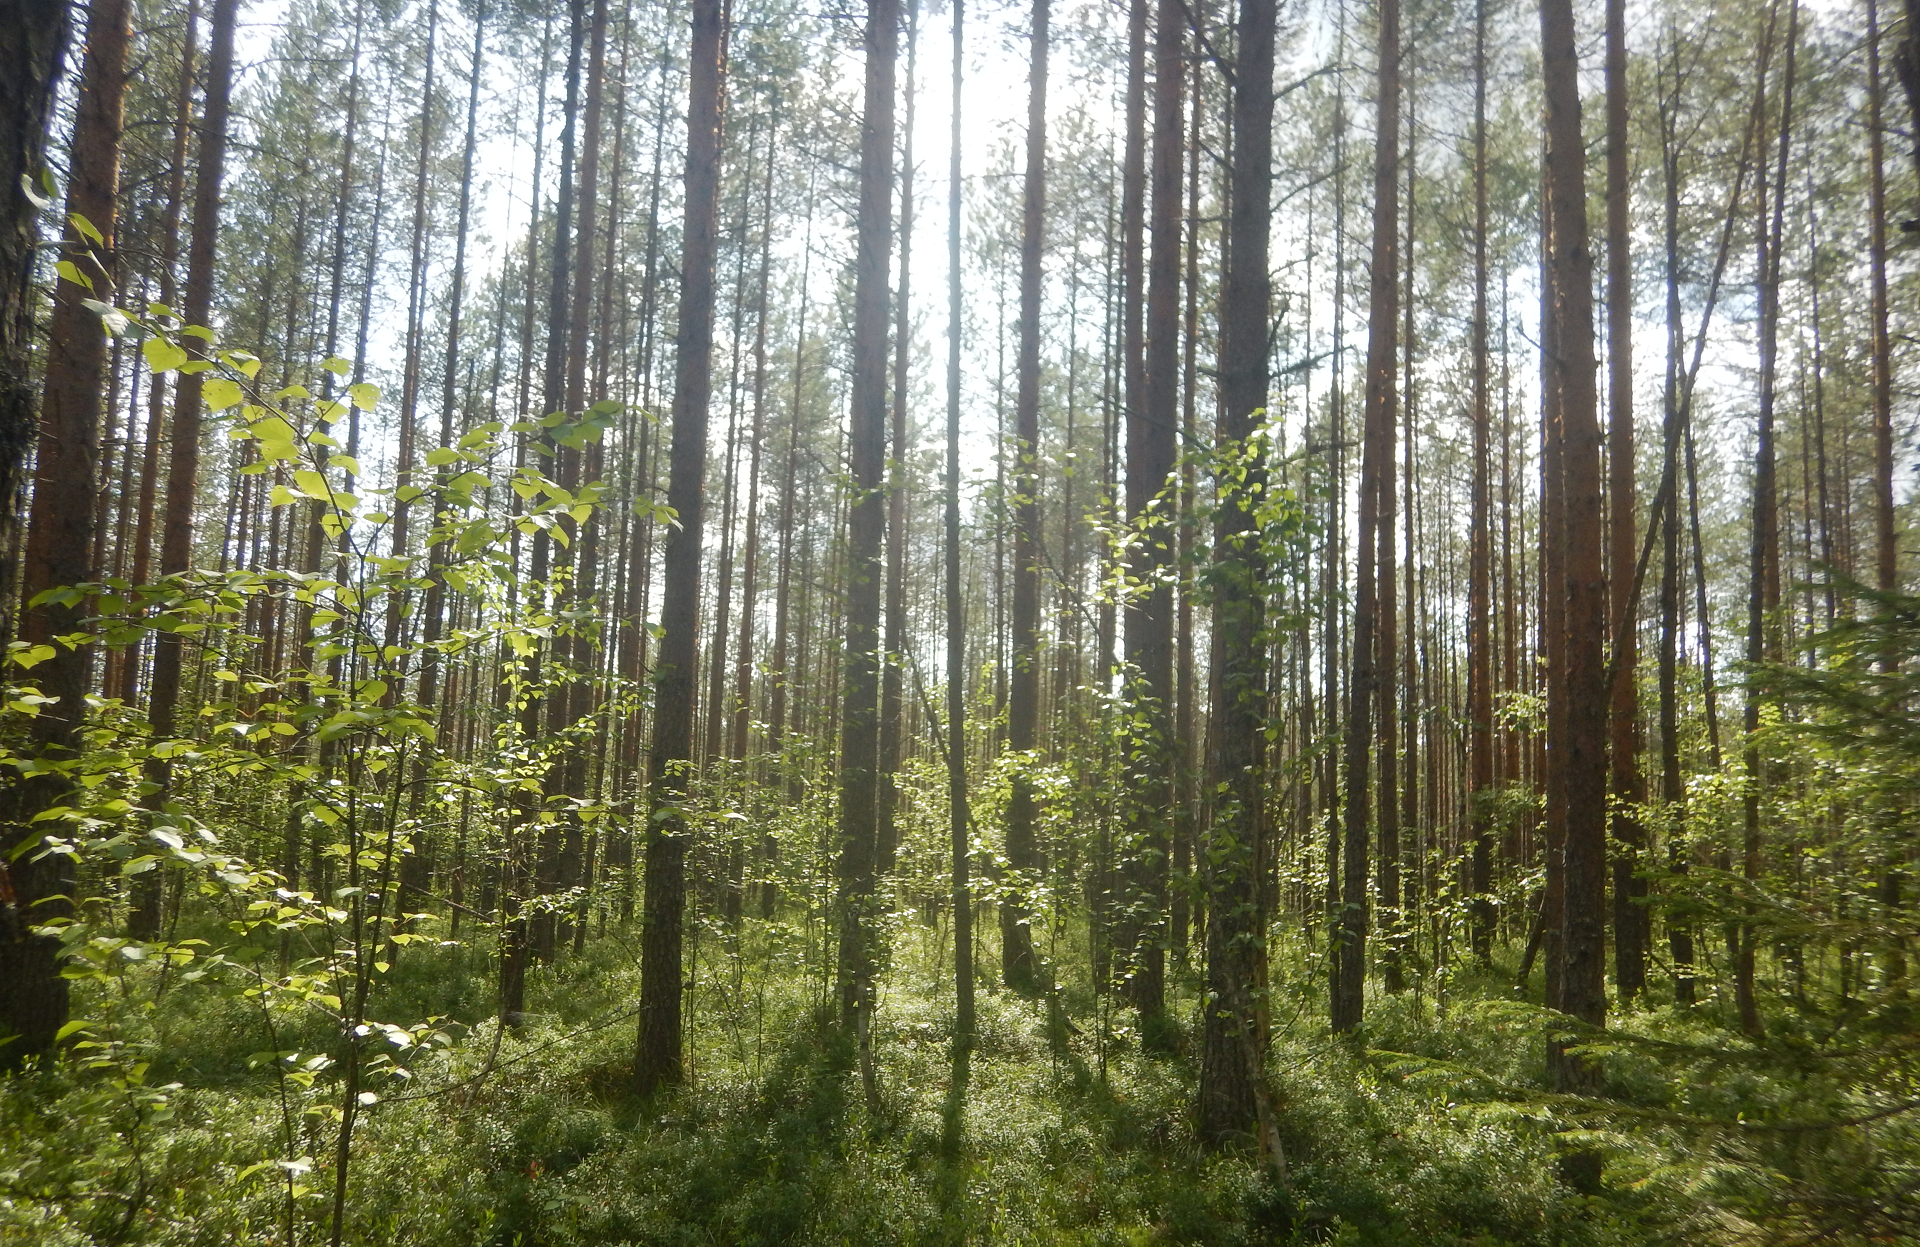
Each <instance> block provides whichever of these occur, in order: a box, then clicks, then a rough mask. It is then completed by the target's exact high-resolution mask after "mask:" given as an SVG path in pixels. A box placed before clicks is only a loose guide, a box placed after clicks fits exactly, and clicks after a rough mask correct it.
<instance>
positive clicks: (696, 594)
mask: <svg viewBox="0 0 1920 1247" xmlns="http://www.w3.org/2000/svg"><path fill="white" fill-rule="evenodd" d="M721 13H722V0H693V42H692V47H691V49H690V51H689V54H688V106H687V157H686V176H685V181H686V196H685V203H686V207H685V212H686V222H685V225H684V227H683V231H682V240H681V255H682V260H681V281H680V308H679V340H678V342H677V343H676V360H675V373H676V375H675V378H674V394H673V444H672V449H671V450H670V451H669V456H670V457H669V468H668V478H667V505H668V506H670V507H672V508H673V510H674V514H675V517H676V523H675V524H674V525H673V527H672V528H670V529H669V530H668V534H667V542H666V551H665V556H664V571H663V580H662V607H661V614H660V622H661V630H662V635H661V638H660V654H659V659H658V661H657V663H656V666H655V668H654V671H655V674H654V706H655V709H654V717H653V750H652V754H651V756H650V757H649V759H648V775H647V778H648V786H649V789H650V810H649V817H648V821H647V848H646V927H645V930H644V932H643V934H642V936H641V946H640V1042H639V1051H638V1054H637V1056H636V1059H635V1061H634V1090H635V1092H636V1093H637V1094H639V1095H642V1096H645V1095H650V1094H652V1093H653V1092H654V1091H655V1090H657V1089H658V1088H660V1087H662V1086H665V1085H668V1084H671V1083H676V1082H678V1081H679V1080H680V1077H681V1073H682V1070H681V1058H680V1053H681V1033H680V1031H681V1025H680V1006H681V987H680V982H681V973H682V970H681V942H682V934H683V928H684V926H685V922H686V908H687V882H686V862H687V845H688V840H689V838H690V837H691V835H692V828H691V826H690V825H689V824H688V822H687V820H686V818H685V817H684V816H683V815H682V814H681V813H680V803H681V802H682V801H684V800H685V799H686V795H687V791H688V781H689V780H690V779H691V770H692V766H693V715H694V693H695V688H696V679H697V675H698V671H699V638H698V636H697V635H696V632H697V629H698V627H699V622H700V543H701V538H702V535H703V531H704V529H703V524H702V507H703V502H704V497H703V494H704V491H705V485H706V471H707V406H708V403H709V401H710V399H711V397H712V389H713V285H714V282H713V269H714V257H715V252H716V249H717V247H716V243H717V240H716V237H715V235H716V230H715V216H716V214H717V210H718V207H719V199H720V140H721V107H722V100H723V91H724V87H725V78H724V70H723V66H724V64H725V62H724V60H723V56H722V47H723V45H724V43H725V41H726V31H725V30H724V29H723V23H722V17H721Z"/></svg>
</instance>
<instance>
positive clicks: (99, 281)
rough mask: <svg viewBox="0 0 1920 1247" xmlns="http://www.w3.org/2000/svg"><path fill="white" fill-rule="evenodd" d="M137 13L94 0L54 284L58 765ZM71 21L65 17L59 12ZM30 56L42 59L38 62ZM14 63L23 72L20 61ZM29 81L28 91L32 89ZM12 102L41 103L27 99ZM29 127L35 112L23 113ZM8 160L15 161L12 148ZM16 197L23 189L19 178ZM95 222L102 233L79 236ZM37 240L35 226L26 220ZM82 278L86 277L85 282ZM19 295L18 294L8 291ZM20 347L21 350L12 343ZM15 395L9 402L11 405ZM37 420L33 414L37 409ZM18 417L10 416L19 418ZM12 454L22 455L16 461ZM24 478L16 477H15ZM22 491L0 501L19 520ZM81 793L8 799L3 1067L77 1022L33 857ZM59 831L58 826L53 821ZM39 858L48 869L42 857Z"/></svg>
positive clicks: (43, 433)
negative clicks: (68, 596) (64, 806)
mask: <svg viewBox="0 0 1920 1247" xmlns="http://www.w3.org/2000/svg"><path fill="white" fill-rule="evenodd" d="M130 12H131V8H130V5H129V4H128V2H127V0H96V2H95V3H93V4H92V5H90V6H89V8H88V17H87V38H86V54H85V57H84V59H83V62H82V69H81V78H80V98H79V101H78V103H77V105H76V107H75V116H74V135H73V147H72V153H71V161H70V165H69V168H68V179H67V204H66V207H67V219H68V224H67V226H66V229H65V231H64V234H63V236H62V243H63V245H62V248H61V251H62V255H63V257H64V258H65V260H66V261H67V262H68V263H70V264H72V265H73V267H72V268H71V269H66V270H63V272H64V273H65V274H66V275H65V276H63V277H61V278H60V280H59V281H58V283H57V285H56V286H55V288H54V299H53V316H52V323H51V324H50V325H49V326H48V331H47V352H46V372H45V376H44V379H43V384H44V388H43V390H42V399H41V406H40V435H39V450H38V454H37V455H36V456H35V463H34V486H33V500H32V511H31V513H30V518H29V522H28V527H27V533H26V557H25V558H24V560H23V563H22V567H21V569H20V581H21V584H20V599H21V603H22V612H23V613H22V618H21V621H20V637H19V639H20V640H21V641H23V642H25V643H27V644H29V645H33V646H46V647H48V648H49V649H50V650H51V651H52V653H51V655H50V656H49V657H47V658H46V659H45V660H44V661H42V662H40V663H38V664H37V665H36V666H35V667H34V668H33V669H32V670H31V673H30V674H29V675H28V676H27V677H26V678H27V679H28V680H29V681H30V682H31V683H33V684H35V685H37V686H38V688H39V690H40V692H41V693H42V694H43V695H44V696H47V697H51V698H53V699H54V700H53V702H52V704H50V705H47V706H44V707H43V708H42V709H41V711H40V713H39V714H37V715H35V716H33V718H32V720H31V722H30V724H29V727H28V730H27V735H28V740H29V742H30V746H29V747H30V749H31V751H32V752H33V753H34V754H37V755H38V756H39V757H41V758H43V759H46V760H47V761H48V762H54V763H57V762H60V761H64V760H69V759H72V758H73V757H75V756H76V754H77V751H78V749H79V747H80V743H81V742H80V729H81V727H82V725H83V723H84V722H85V718H86V695H87V693H88V692H89V691H90V687H91V683H92V676H93V647H92V646H90V645H79V646H74V647H71V648H69V647H67V646H63V645H61V644H60V643H59V642H57V641H56V640H55V639H54V638H55V637H57V636H62V635H66V634H70V633H74V632H79V631H82V630H83V626H82V621H83V619H84V618H85V616H86V615H87V613H88V612H87V610H86V609H85V607H84V604H83V603H81V602H63V601H49V602H43V603H39V604H37V605H36V603H35V601H34V599H35V598H36V597H38V596H39V595H40V594H42V593H45V592H47V591H48V590H51V589H58V588H61V587H64V586H67V585H76V584H80V583H82V582H84V581H86V580H88V579H90V578H91V571H92V558H93V542H94V536H95V534H94V518H95V512H94V507H93V506H92V505H90V503H91V499H92V493H93V490H94V477H95V472H96V469H97V468H98V460H99V455H100V420H101V412H102V401H101V396H102V393H103V392H104V390H105V388H106V371H107V367H108V361H107V334H106V328H105V326H104V325H103V324H102V323H101V320H100V317H99V315H97V314H96V313H95V312H93V311H92V310H90V309H89V308H87V307H86V306H85V304H84V302H83V300H86V299H88V298H89V297H91V298H93V299H96V300H99V301H101V302H110V301H112V299H113V297H114V292H113V285H112V283H113V280H114V277H115V274H116V271H117V268H118V265H117V264H116V263H115V254H114V252H115V247H116V246H117V244H118V236H117V234H116V232H115V219H114V208H115V200H116V198H117V196H118V194H119V188H120V134H121V117H122V109H121V101H122V99H123V97H124V94H125V88H126V80H127V74H126V59H127V40H128V36H129V33H130V30H129V22H130V18H129V15H130ZM5 17H6V18H11V19H13V20H4V19H0V20H4V25H3V26H0V29H4V28H6V27H13V29H14V32H15V33H16V34H23V33H26V32H23V31H20V30H19V27H18V25H17V24H16V23H17V21H18V19H19V15H18V14H7V15H5ZM61 20H62V21H63V22H64V20H65V15H64V13H63V14H62V15H61ZM28 59H29V61H31V57H29V58H28ZM13 68H16V69H17V68H18V66H15V67H13ZM33 85H34V84H32V83H31V82H27V83H21V84H19V86H16V87H13V88H10V89H9V93H10V94H11V93H12V92H13V91H17V90H19V87H20V86H24V87H26V88H28V89H29V90H31V88H32V86H33ZM8 103H9V104H10V105H13V106H21V107H28V108H30V107H31V103H32V102H31V101H30V100H24V99H15V100H11V101H8ZM24 120H26V121H28V123H29V124H32V123H33V121H34V119H33V118H32V117H28V118H25V119H24ZM8 154H9V156H17V154H16V153H14V152H13V151H11V150H9V153H8ZM4 190H5V193H8V194H12V195H18V194H19V193H20V191H19V189H18V186H17V181H16V183H15V184H14V185H10V186H8V187H6V188H4ZM79 220H84V221H86V222H87V223H88V225H87V229H88V230H91V231H92V232H93V235H92V236H89V234H88V233H87V232H86V231H85V230H82V229H81V228H80V226H79V224H78V221H79ZM29 235H31V222H30V221H29ZM74 277H79V278H81V279H83V280H81V281H75V280H73V278H74ZM8 295H9V297H11V296H12V292H11V291H9V292H8ZM8 345H9V346H10V345H11V343H9V344H8ZM13 362H14V361H13V360H11V359H9V360H7V361H6V365H5V367H6V383H5V389H6V390H8V391H11V390H12V389H13V374H12V367H11V365H12V364H13ZM13 397H14V396H13V395H12V394H11V393H9V394H8V395H7V399H6V400H0V401H10V400H11V399H12V398H13ZM28 410H29V411H30V410H31V408H29V409H28ZM8 414H9V415H11V414H12V413H8ZM9 459H11V456H9ZM16 470H17V469H16ZM10 486H11V482H7V481H0V488H4V489H6V490H7V492H6V493H5V494H0V500H4V504H5V510H6V511H7V513H8V516H9V517H11V515H12V512H13V493H12V489H11V487H10ZM71 788H72V783H71V781H70V780H68V779H66V778H64V777H63V776H62V775H61V774H60V773H59V772H58V771H52V772H42V773H40V774H38V775H32V776H29V777H26V778H15V779H13V781H12V782H11V783H10V784H9V785H8V791H7V793H6V796H5V799H4V805H3V807H0V808H4V816H5V819H6V822H5V825H4V827H3V828H0V883H4V884H5V885H7V891H6V893H5V897H6V900H5V904H4V908H0V1037H6V1038H8V1039H11V1040H12V1042H8V1043H4V1044H3V1045H0V1071H6V1070H12V1069H17V1068H19V1066H20V1064H21V1063H22V1062H23V1061H25V1060H26V1059H27V1058H28V1057H30V1056H35V1055H38V1054H41V1053H45V1052H48V1051H50V1050H51V1049H52V1048H53V1046H54V1044H55V1043H56V1042H57V1037H58V1034H59V1030H60V1028H61V1027H62V1026H64V1025H65V1024H66V1021H67V1015H68V989H67V980H66V979H64V978H62V977H61V975H60V958H59V952H60V941H59V940H58V939H57V938H54V937H49V936H42V935H36V934H34V933H33V932H32V930H31V928H32V927H33V926H34V925H36V924H39V923H43V922H49V921H52V920H54V919H57V918H61V917H64V916H65V915H66V914H67V913H68V912H70V904H71V903H70V900H69V898H70V896H71V895H72V893H73V891H74V870H73V865H72V862H73V859H72V858H71V857H68V856H66V855H64V854H46V855H44V856H43V855H40V854H38V853H36V852H35V847H36V845H37V843H38V842H39V841H40V840H41V838H42V836H41V833H42V832H43V831H44V830H45V827H46V826H48V825H43V824H37V823H36V822H35V821H34V819H35V816H36V815H37V814H39V813H41V812H42V811H44V810H46V809H48V808H49V807H50V806H52V805H54V804H55V803H57V802H59V801H60V800H61V799H62V798H63V797H64V796H65V794H66V793H68V792H69V791H70V790H71ZM51 826H58V824H51ZM36 859H37V860H36Z"/></svg>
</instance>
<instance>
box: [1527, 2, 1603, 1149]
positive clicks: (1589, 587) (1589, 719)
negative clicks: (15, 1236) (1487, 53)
mask: <svg viewBox="0 0 1920 1247" xmlns="http://www.w3.org/2000/svg"><path fill="white" fill-rule="evenodd" d="M1540 36H1541V58H1542V68H1543V73H1544V77H1545V80H1546V91H1545V94H1546V106H1547V107H1546V114H1547V115H1546V137H1547V240H1546V241H1547V251H1548V256H1549V265H1550V267H1551V270H1552V273H1553V278H1554V281H1553V295H1554V304H1553V318H1554V322H1555V324H1554V334H1553V343H1554V350H1553V353H1552V354H1551V355H1550V356H1549V367H1550V368H1551V370H1552V372H1553V374H1554V380H1555V388H1556V389H1557V391H1558V397H1559V419H1560V425H1561V430H1560V443H1561V455H1562V457H1563V462H1562V477H1563V480H1564V482H1565V489H1564V514H1565V520H1564V522H1565V533H1564V538H1563V541H1564V545H1563V550H1564V565H1563V568H1562V576H1563V579H1562V580H1561V581H1559V582H1557V583H1554V584H1552V585H1550V586H1549V589H1548V592H1549V593H1550V595H1552V596H1553V597H1555V598H1559V599H1561V600H1563V601H1564V602H1565V620H1566V625H1565V626H1566V634H1565V655H1566V662H1565V670H1564V671H1560V672H1553V671H1550V672H1549V675H1550V677H1554V678H1552V680H1551V687H1550V691H1549V696H1550V697H1551V696H1554V695H1556V694H1557V695H1558V696H1559V697H1560V698H1561V699H1562V700H1563V703H1564V705H1565V706H1566V713H1565V723H1566V736H1565V740H1566V751H1565V762H1564V775H1565V784H1566V801H1567V809H1566V847H1565V850H1564V851H1565V863H1566V864H1565V899H1564V905H1563V910H1562V931H1563V935H1562V944H1561V955H1562V958H1563V969H1562V972H1561V1000H1560V1002H1559V1005H1558V1007H1559V1008H1561V1009H1562V1010H1564V1011H1565V1012H1567V1013H1569V1014H1571V1015H1573V1016H1574V1017H1576V1018H1578V1019H1580V1020H1581V1021H1582V1022H1585V1023H1587V1024H1588V1025H1590V1026H1602V1025H1604V1024H1605V1022H1606V1006H1607V999H1606V963H1605V956H1606V915H1605V903H1606V874H1605V872H1606V853H1607V845H1606V798H1607V699H1606V694H1607V690H1606V688H1605V683H1606V659H1605V654H1604V652H1603V638H1604V636H1605V633H1606V616H1607V578H1606V569H1605V566H1604V563H1603V560H1602V551H1603V537H1604V534H1603V531H1602V530H1603V527H1604V524H1603V516H1602V508H1601V490H1600V425H1599V395H1598V390H1597V385H1596V373H1597V369H1598V365H1597V363H1596V361H1595V359H1594V349H1593V348H1594V326H1593V254H1592V251H1591V249H1590V244H1589V235H1588V230H1587V200H1586V184H1587V178H1586V150H1585V148H1584V146H1583V145H1582V142H1581V136H1580V93H1579V64H1578V60H1577V53H1576V51H1575V46H1574V27H1573V9H1572V5H1571V2H1570V0H1543V3H1542V4H1541V7H1540ZM1555 1071H1556V1079H1557V1081H1558V1085H1559V1086H1560V1088H1561V1089H1562V1090H1566V1091H1575V1092H1592V1091H1595V1090H1597V1089H1598V1078H1599V1068H1598V1066H1597V1065H1595V1064H1593V1063H1592V1062H1591V1061H1588V1060H1585V1059H1581V1058H1576V1057H1572V1056H1568V1055H1566V1054H1564V1053H1562V1054H1560V1055H1559V1059H1558V1060H1557V1061H1556V1062H1555ZM1586 1157H1591V1162H1589V1161H1588V1160H1586V1159H1585V1158H1586ZM1589 1163H1591V1170H1589V1169H1588V1165H1589ZM1568 1168H1569V1170H1570V1172H1572V1176H1573V1177H1574V1178H1575V1180H1576V1181H1580V1182H1586V1183H1591V1182H1597V1180H1598V1154H1597V1153H1585V1154H1583V1155H1582V1158H1581V1159H1577V1160H1571V1161H1569V1163H1568Z"/></svg>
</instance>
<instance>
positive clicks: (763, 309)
mask: <svg viewBox="0 0 1920 1247" xmlns="http://www.w3.org/2000/svg"><path fill="white" fill-rule="evenodd" d="M769 138H770V141H769V142H768V145H767V167H766V169H765V171H764V173H763V175H762V177H763V179H764V180H763V182H762V184H761V188H760V195H761V199H760V204H761V207H760V288H759V293H758V295H757V299H756V302H757V306H756V307H755V309H754V331H753V436H752V444H751V446H750V447H749V448H748V468H747V539H746V556H745V558H744V560H743V561H742V564H741V574H740V641H739V646H738V652H737V653H736V655H735V656H734V668H733V672H734V686H733V703H734V704H733V740H732V744H731V745H730V747H729V749H728V753H729V755H730V756H731V757H732V759H733V761H734V763H735V764H736V766H744V765H745V763H746V759H747V741H748V736H749V735H750V733H751V730H752V726H753V640H754V620H755V610H754V607H755V606H756V605H757V603H758V600H759V595H760V452H761V443H762V442H763V441H764V440H765V438H766V430H767V300H768V294H769V289H770V287H771V284H772V274H773V166H774V151H775V146H774V144H775V142H777V139H778V136H777V134H775V135H771V136H769Z"/></svg>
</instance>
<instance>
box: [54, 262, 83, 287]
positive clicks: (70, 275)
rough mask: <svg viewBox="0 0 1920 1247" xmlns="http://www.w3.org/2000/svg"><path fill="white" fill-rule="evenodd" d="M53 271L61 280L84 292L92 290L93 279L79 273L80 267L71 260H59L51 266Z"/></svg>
mask: <svg viewBox="0 0 1920 1247" xmlns="http://www.w3.org/2000/svg"><path fill="white" fill-rule="evenodd" d="M53 271H54V272H56V273H58V274H60V276H61V277H62V278H64V279H65V280H67V281H70V282H72V283H73V284H74V285H76V286H79V287H81V288H82V289H85V290H92V289H93V278H91V277H88V276H87V275H86V274H85V273H83V272H81V271H80V266H79V265H77V264H75V263H74V262H73V261H72V260H61V261H60V262H59V263H57V264H55V265H54V266H53Z"/></svg>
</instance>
